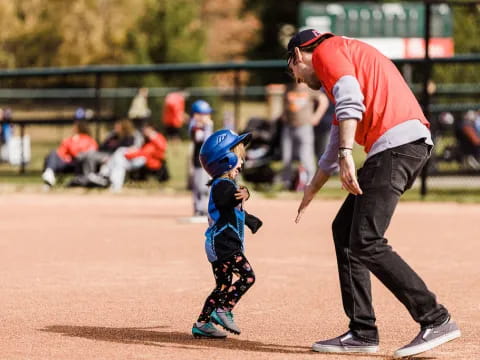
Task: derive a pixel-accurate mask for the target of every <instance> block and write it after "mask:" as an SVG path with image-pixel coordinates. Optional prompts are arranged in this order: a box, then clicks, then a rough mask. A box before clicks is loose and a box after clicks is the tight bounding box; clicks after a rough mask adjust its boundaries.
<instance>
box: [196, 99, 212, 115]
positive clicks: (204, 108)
mask: <svg viewBox="0 0 480 360" xmlns="http://www.w3.org/2000/svg"><path fill="white" fill-rule="evenodd" d="M212 111H213V110H212V107H211V106H210V104H209V103H208V102H206V101H205V100H197V101H195V102H194V103H193V104H192V114H195V113H196V114H211V113H212Z"/></svg>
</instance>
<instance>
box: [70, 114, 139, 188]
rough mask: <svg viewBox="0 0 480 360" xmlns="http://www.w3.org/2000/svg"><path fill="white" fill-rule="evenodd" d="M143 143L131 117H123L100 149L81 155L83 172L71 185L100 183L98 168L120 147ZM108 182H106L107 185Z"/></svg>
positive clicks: (135, 145) (136, 145)
mask: <svg viewBox="0 0 480 360" xmlns="http://www.w3.org/2000/svg"><path fill="white" fill-rule="evenodd" d="M142 145H143V136H142V134H141V133H140V132H139V131H138V130H135V128H134V126H133V123H132V121H131V120H129V119H122V120H118V121H116V122H115V124H114V126H113V130H112V131H111V132H110V133H109V134H108V135H107V138H106V139H105V140H104V141H103V143H102V144H100V146H99V148H98V151H95V150H92V151H89V152H87V153H85V154H83V155H82V157H81V174H80V175H78V176H76V177H75V178H74V179H72V181H71V182H70V185H71V186H88V185H90V184H94V185H98V184H99V183H102V181H106V180H105V179H103V178H99V177H98V175H97V174H96V173H97V172H98V169H99V168H100V167H101V166H102V165H103V164H105V163H106V162H107V161H108V159H109V158H110V156H112V154H113V153H114V152H115V151H116V150H117V149H119V148H122V147H123V148H130V147H134V148H140V147H141V146H142ZM106 185H107V184H105V186H106Z"/></svg>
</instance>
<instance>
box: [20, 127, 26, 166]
mask: <svg viewBox="0 0 480 360" xmlns="http://www.w3.org/2000/svg"><path fill="white" fill-rule="evenodd" d="M24 137H25V124H21V125H20V174H25V153H24V150H23V146H24V143H23V138H24Z"/></svg>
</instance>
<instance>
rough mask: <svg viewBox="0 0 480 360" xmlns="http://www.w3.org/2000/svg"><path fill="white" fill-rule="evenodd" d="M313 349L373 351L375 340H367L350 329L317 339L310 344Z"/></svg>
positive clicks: (341, 351) (356, 351) (349, 351)
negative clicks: (336, 334)
mask: <svg viewBox="0 0 480 360" xmlns="http://www.w3.org/2000/svg"><path fill="white" fill-rule="evenodd" d="M312 350H313V351H318V352H324V353H364V354H365V353H366V354H370V353H375V352H377V351H378V343H377V342H368V341H365V340H362V339H359V338H358V337H356V336H355V335H354V334H353V333H352V332H351V331H348V332H346V333H345V334H343V335H340V336H338V337H336V338H333V339H329V340H321V341H317V342H316V343H314V344H313V345H312Z"/></svg>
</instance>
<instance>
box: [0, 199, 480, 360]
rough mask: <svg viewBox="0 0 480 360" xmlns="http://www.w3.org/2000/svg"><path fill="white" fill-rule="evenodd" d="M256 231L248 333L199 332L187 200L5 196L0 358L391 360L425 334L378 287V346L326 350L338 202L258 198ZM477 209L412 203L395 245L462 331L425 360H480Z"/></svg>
mask: <svg viewBox="0 0 480 360" xmlns="http://www.w3.org/2000/svg"><path fill="white" fill-rule="evenodd" d="M247 205H248V207H247V209H248V210H249V212H251V213H253V214H255V215H257V216H259V217H260V218H262V220H263V221H264V227H263V228H262V229H261V230H260V231H259V232H258V233H257V234H256V235H251V234H250V233H247V249H246V254H247V257H248V259H249V261H250V263H251V264H252V266H253V268H254V270H255V273H256V276H257V281H256V283H255V285H254V286H253V287H252V289H251V290H250V291H249V292H248V293H247V294H246V295H245V297H244V298H242V300H241V301H240V303H239V305H238V307H237V308H236V309H235V315H236V318H235V319H236V322H237V324H238V325H239V326H240V328H241V329H242V334H241V335H240V336H235V335H230V336H229V337H228V338H227V339H226V340H217V341H211V340H210V341H208V340H197V339H193V338H192V336H191V333H190V331H191V326H192V323H193V322H194V321H195V320H196V317H197V316H198V313H199V311H200V309H201V307H202V305H203V301H204V299H205V297H206V296H207V295H208V293H209V292H210V290H211V289H212V288H213V285H214V280H213V276H212V273H211V269H210V266H209V264H208V262H207V260H206V257H205V254H204V248H203V246H204V240H203V232H204V230H205V224H201V223H200V224H198V223H188V222H185V221H184V220H185V217H188V216H189V215H190V213H191V200H190V198H189V197H187V196H183V195H182V196H173V195H162V196H160V195H148V196H145V194H143V195H142V194H138V195H137V194H127V195H119V196H113V195H109V194H91V195H80V194H75V193H50V194H38V193H33V194H28V193H27V194H25V193H23V194H21V193H9V194H3V195H2V199H1V201H0V231H1V236H0V359H2V360H13V359H15V360H17V359H18V360H20V359H21V360H24V359H31V360H34V359H48V360H56V359H62V360H63V359H65V360H66V359H69V360H77V359H116V360H120V359H202V360H206V359H222V360H224V359H315V358H316V359H327V360H334V359H389V358H390V356H391V354H392V353H393V351H394V350H395V349H396V348H398V347H400V346H402V345H404V344H406V343H407V342H409V341H410V340H411V339H412V338H413V337H414V336H415V335H416V333H417V331H418V328H417V325H416V324H415V323H414V322H413V320H411V318H410V316H409V315H408V313H407V311H406V310H405V309H404V308H403V306H402V305H401V304H400V303H399V302H398V301H397V300H396V299H395V298H394V297H393V296H392V295H391V294H390V293H389V292H388V290H386V289H385V288H384V287H383V286H382V285H381V284H380V283H379V282H378V281H377V280H376V279H373V296H374V305H375V309H376V314H377V318H378V325H379V329H380V337H381V343H380V351H379V353H377V354H375V355H372V356H355V355H343V356H339V355H322V354H318V353H314V352H312V351H311V350H310V346H311V344H312V343H313V342H314V341H316V340H318V339H325V338H329V337H334V336H337V335H339V334H340V333H342V332H344V331H345V330H346V328H347V320H346V317H345V316H344V314H343V310H342V304H341V299H340V291H339V285H338V277H337V270H336V261H335V254H334V249H333V242H332V239H331V235H330V223H331V220H332V219H333V217H334V215H335V213H336V210H337V209H338V208H339V206H340V201H339V200H321V199H319V200H316V201H314V202H313V203H312V204H311V206H310V207H309V208H308V210H307V212H306V213H305V215H304V217H303V218H302V222H301V223H300V224H298V225H296V224H294V218H295V215H296V208H297V206H298V199H288V198H282V197H278V198H276V199H267V198H264V197H262V196H260V195H255V194H254V196H253V197H252V199H251V200H250V201H249V202H248V203H247ZM479 221H480V205H478V204H477V205H475V204H457V203H419V202H402V203H400V205H399V207H398V209H397V212H396V214H395V216H394V218H393V221H392V224H391V226H390V228H389V230H388V233H387V237H388V239H389V241H390V243H391V244H392V245H393V246H394V248H395V249H396V250H397V251H398V252H399V253H400V254H401V255H402V256H403V257H404V258H405V259H406V260H407V262H409V263H410V264H411V265H412V267H414V269H415V270H416V271H417V272H418V273H420V275H421V276H422V277H423V278H424V280H425V281H426V283H427V284H428V286H429V288H430V289H431V290H432V291H433V292H435V293H436V294H437V296H438V299H439V301H440V302H441V303H442V304H444V305H446V306H447V308H448V309H449V310H450V312H451V313H452V315H453V318H454V319H455V320H456V321H457V322H458V324H459V326H460V328H461V330H462V337H461V338H460V339H458V340H456V341H454V342H451V343H448V344H445V345H443V346H441V347H439V348H437V349H434V350H432V351H430V352H427V353H424V354H422V355H421V356H418V357H416V359H456V360H457V359H479V358H480V342H479V335H478V334H479V333H480V300H479V299H480V286H479V284H480V266H479V260H478V254H479V253H480V241H479V240H480V238H479V230H480V227H479Z"/></svg>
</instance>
